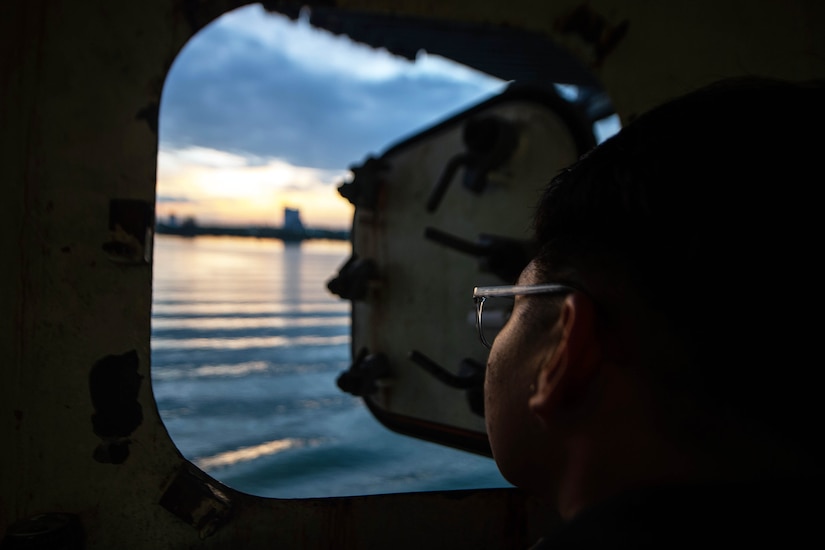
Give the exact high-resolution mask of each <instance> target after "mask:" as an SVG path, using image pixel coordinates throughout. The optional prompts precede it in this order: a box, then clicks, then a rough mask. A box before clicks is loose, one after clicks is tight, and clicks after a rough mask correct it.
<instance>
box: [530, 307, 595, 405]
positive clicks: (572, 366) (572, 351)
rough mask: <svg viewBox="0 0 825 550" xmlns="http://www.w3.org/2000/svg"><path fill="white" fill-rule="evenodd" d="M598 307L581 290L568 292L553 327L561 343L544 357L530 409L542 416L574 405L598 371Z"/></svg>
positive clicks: (579, 400) (580, 399) (531, 397)
mask: <svg viewBox="0 0 825 550" xmlns="http://www.w3.org/2000/svg"><path fill="white" fill-rule="evenodd" d="M596 322H597V320H596V308H595V305H594V304H593V300H591V299H590V297H589V296H588V295H586V294H584V293H582V292H573V293H571V294H569V295H568V296H567V297H566V298H565V299H564V303H563V304H562V309H561V313H560V314H559V320H558V321H557V322H556V325H555V326H554V327H553V330H554V331H555V332H556V335H557V336H556V338H557V339H558V343H557V344H556V346H555V349H553V350H552V352H551V353H550V354H549V356H548V357H547V358H546V359H545V360H543V361H542V364H541V368H540V370H539V373H538V377H537V380H536V383H535V385H536V388H535V391H534V392H533V394H532V395H531V396H530V399H529V406H530V410H531V411H533V413H534V414H536V415H538V416H539V417H540V418H550V417H552V416H553V415H554V414H555V413H557V412H561V411H564V410H572V409H574V408H575V407H576V406H577V405H578V404H579V403H580V402H581V401H582V399H584V397H585V394H586V393H587V390H588V387H589V386H590V383H591V382H592V381H593V378H594V377H595V375H596V374H597V372H598V367H599V362H600V356H601V350H600V349H599V340H598V338H597V335H596Z"/></svg>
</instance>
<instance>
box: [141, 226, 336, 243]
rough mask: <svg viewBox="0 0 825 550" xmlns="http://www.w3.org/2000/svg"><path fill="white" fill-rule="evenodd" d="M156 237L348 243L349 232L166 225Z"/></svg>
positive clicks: (160, 228)
mask: <svg viewBox="0 0 825 550" xmlns="http://www.w3.org/2000/svg"><path fill="white" fill-rule="evenodd" d="M155 231H156V233H157V234H158V235H178V236H180V237H198V236H210V237H214V236H229V237H255V238H258V239H280V240H282V241H285V242H300V241H305V240H309V239H323V240H331V241H348V240H349V238H350V232H349V231H346V230H336V229H313V228H303V229H284V228H282V227H224V226H209V225H191V224H183V225H167V224H163V223H159V224H157V225H156V226H155Z"/></svg>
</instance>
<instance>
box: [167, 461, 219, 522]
mask: <svg viewBox="0 0 825 550" xmlns="http://www.w3.org/2000/svg"><path fill="white" fill-rule="evenodd" d="M160 505H161V506H163V507H164V508H166V509H167V510H168V511H169V512H171V513H172V514H174V515H175V516H177V517H178V518H180V519H181V520H183V521H185V522H186V523H188V524H189V525H191V526H192V527H194V528H195V529H197V530H198V533H199V535H200V537H201V538H206V537H208V536H209V535H211V534H213V533H214V532H215V531H216V530H217V529H218V528H219V527H220V526H221V525H223V524H224V523H225V522H226V521H227V519H229V516H230V513H231V511H232V501H231V500H230V499H229V497H228V496H227V495H226V493H224V491H223V490H222V489H221V488H220V486H219V485H218V484H217V483H215V482H214V481H213V480H211V479H210V478H209V477H208V476H206V474H204V473H203V472H201V471H199V470H197V469H196V468H195V467H194V466H192V465H191V464H189V463H186V464H185V465H184V466H183V467H182V468H181V469H180V470H179V471H178V473H177V475H176V476H175V478H174V479H173V480H172V483H170V484H169V487H167V489H166V491H165V492H164V493H163V496H162V497H161V499H160Z"/></svg>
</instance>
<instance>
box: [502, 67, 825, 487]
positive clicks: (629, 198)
mask: <svg viewBox="0 0 825 550" xmlns="http://www.w3.org/2000/svg"><path fill="white" fill-rule="evenodd" d="M823 129H825V94H824V93H823V88H822V87H821V86H818V85H799V86H797V85H791V84H785V83H779V82H774V81H764V80H751V79H749V80H747V81H735V82H730V81H729V82H725V83H721V84H717V85H714V86H711V87H708V88H705V89H703V90H700V91H697V92H694V93H692V94H690V95H688V96H685V97H683V98H680V99H677V100H675V101H672V102H670V103H667V104H665V105H663V106H661V107H659V108H656V109H654V110H652V111H650V112H649V113H646V114H644V115H642V116H640V117H639V118H638V119H637V120H635V121H634V122H632V123H631V124H629V125H628V126H627V127H625V128H624V129H623V130H622V131H621V132H620V133H619V134H618V135H616V136H614V137H613V138H612V139H610V140H608V141H606V142H605V143H603V144H602V145H600V146H599V147H597V148H596V149H594V150H593V151H591V152H590V153H589V154H588V155H586V156H585V157H583V158H582V159H581V160H580V161H579V162H578V163H576V164H575V165H573V166H572V167H571V168H569V169H567V170H566V171H564V172H563V173H562V174H560V175H559V176H557V177H556V178H555V179H554V180H553V181H552V182H551V184H550V185H549V187H548V188H547V190H546V192H545V194H544V196H543V197H542V199H541V201H540V203H539V206H538V209H537V214H536V237H537V240H538V243H539V246H540V252H539V254H538V255H537V257H536V258H535V259H534V260H533V262H532V263H531V264H530V266H528V268H527V269H526V270H525V272H524V273H523V274H522V278H521V281H520V283H524V284H537V283H561V284H566V285H569V286H571V287H573V288H576V289H579V291H576V292H571V293H569V294H567V295H566V296H563V297H559V296H539V295H537V296H522V297H519V298H517V303H516V308H515V310H514V314H513V316H512V317H511V319H510V321H509V323H508V325H507V326H506V327H505V329H504V331H503V332H502V334H501V335H500V336H499V338H498V339H497V340H496V342H495V344H494V346H493V349H492V351H491V354H490V364H489V368H488V378H489V379H488V384H487V408H488V411H489V412H488V428H489V431H490V437H491V442H492V444H493V450H494V454H495V456H496V459H497V461H498V462H499V464H500V466H501V467H502V471H503V472H504V474H505V476H507V477H508V478H509V479H510V480H511V481H513V482H514V483H516V484H518V485H522V486H525V487H528V488H533V489H536V490H537V491H538V492H541V493H545V494H549V495H553V494H554V493H555V492H557V491H559V490H562V491H563V490H564V488H563V487H561V488H560V486H561V485H564V484H567V483H570V476H571V472H573V471H578V470H580V469H582V468H585V469H587V468H589V466H588V464H587V463H588V461H596V462H599V464H600V466H594V468H602V470H603V475H604V476H607V477H617V476H618V477H621V476H622V475H625V476H626V477H634V476H635V478H636V479H635V482H636V483H649V482H654V481H656V480H657V479H663V478H667V477H673V478H680V477H682V478H690V477H691V476H693V477H696V476H698V475H699V472H700V471H701V472H702V475H711V476H712V475H729V474H730V472H731V471H732V469H735V467H733V468H732V465H734V464H736V463H739V464H741V469H742V471H743V475H748V474H745V473H744V472H745V471H747V472H749V473H752V474H754V475H758V474H759V473H765V472H767V471H769V470H771V469H775V470H776V471H784V473H788V471H787V469H788V467H789V466H788V465H789V464H797V463H801V462H804V461H805V460H808V459H810V460H811V461H812V462H816V460H817V459H818V458H819V455H818V442H817V441H816V439H817V438H818V432H819V429H818V422H817V421H818V419H819V418H820V417H821V414H820V413H819V410H818V407H817V406H816V404H817V402H818V401H819V398H818V396H819V393H820V390H819V388H818V387H817V385H816V384H815V382H816V381H817V380H818V379H819V376H818V371H819V370H820V369H821V368H822V366H823V365H822V363H823V361H822V360H821V359H820V357H819V354H820V353H821V347H822V346H821V344H820V342H821V341H822V337H821V336H820V328H821V326H822V323H821V321H820V320H819V316H820V315H821V311H822V303H821V298H820V295H821V290H820V286H821V285H822V284H823V281H822V279H821V278H820V275H821V274H822V270H821V269H820V267H819V264H820V261H821V260H820V258H818V255H819V250H820V249H821V248H822V246H821V244H820V242H819V236H820V234H822V230H821V228H820V227H819V223H820V220H821V219H822V217H823V216H822V214H820V209H821V207H820V206H819V204H818V201H817V199H818V197H819V196H820V190H819V187H820V186H822V185H823V184H825V175H823V174H825V168H823V166H822V158H823V153H824V152H825V139H823V135H822V134H823ZM611 439H613V440H615V441H611ZM622 441H624V444H623V443H622ZM588 446H589V447H590V451H588V450H587V448H588ZM756 450H759V451H760V452H759V453H758V454H760V456H761V455H764V456H761V457H755V458H754V459H753V460H750V459H749V458H747V457H749V456H751V455H752V454H754V452H755V451H756ZM765 450H768V452H766V453H763V452H761V451H765ZM599 451H601V452H611V453H615V454H616V457H615V460H614V462H613V464H610V457H595V458H594V457H592V456H591V455H592V454H594V453H596V452H599ZM622 454H628V455H629V456H621V455H622ZM634 457H635V459H634ZM788 457H790V458H788ZM786 459H787V460H786ZM634 460H635V462H634ZM748 461H750V462H748ZM800 461H801V462H800ZM746 462H748V463H746ZM613 466H615V468H617V469H619V470H621V469H623V470H624V471H625V472H626V471H627V470H628V469H632V468H634V467H635V468H637V469H638V470H640V471H637V472H635V473H633V474H629V473H627V472H626V473H625V474H623V473H622V472H619V471H615V472H613V471H604V469H605V468H606V469H607V470H610V468H611V467H613ZM591 469H592V468H591ZM783 469H784V470H783ZM645 472H646V473H647V474H645ZM576 475H577V476H580V477H581V476H584V477H588V476H590V477H592V476H593V475H594V474H593V472H591V473H589V474H587V473H582V472H579V473H577V474H576ZM614 482H615V483H614V484H618V485H621V484H622V482H621V481H620V480H614ZM633 482H634V481H633V480H630V479H628V480H627V483H626V484H632V483H633ZM591 483H592V480H591ZM605 483H607V484H609V483H610V482H609V481H605ZM594 491H595V492H598V490H595V489H594ZM608 492H609V491H608Z"/></svg>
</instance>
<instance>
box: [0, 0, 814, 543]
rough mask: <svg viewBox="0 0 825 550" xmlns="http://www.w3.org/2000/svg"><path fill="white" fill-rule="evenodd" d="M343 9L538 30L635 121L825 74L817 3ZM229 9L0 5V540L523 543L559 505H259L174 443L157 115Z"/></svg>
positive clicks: (444, 501) (158, 1) (409, 501)
mask: <svg viewBox="0 0 825 550" xmlns="http://www.w3.org/2000/svg"><path fill="white" fill-rule="evenodd" d="M331 3H332V4H337V5H339V6H340V7H341V8H342V9H343V10H347V9H356V10H362V11H368V12H369V11H374V12H393V13H397V14H402V15H410V16H426V17H434V18H440V19H447V20H460V21H465V22H470V23H477V24H480V25H508V26H510V27H513V28H524V29H529V30H533V31H540V32H546V33H548V34H550V35H551V36H552V37H553V38H554V39H555V40H557V41H558V42H559V43H560V44H562V45H563V46H565V47H568V48H569V49H570V50H571V51H573V52H574V53H575V54H576V55H577V56H579V58H580V59H581V60H582V62H583V63H584V64H585V65H586V66H588V67H590V68H591V69H592V70H593V71H594V72H595V74H596V76H597V77H598V78H600V79H601V81H602V82H603V83H604V85H605V87H606V89H607V90H608V92H609V93H610V95H611V97H612V99H613V101H614V104H615V105H616V107H617V109H618V111H619V113H620V114H621V115H622V116H623V117H624V118H625V119H629V118H632V116H633V115H634V114H636V113H639V112H641V111H643V110H645V109H647V108H649V107H650V106H652V105H654V104H656V103H658V102H660V101H662V100H663V99H665V98H668V97H671V96H673V95H676V94H678V93H681V92H684V91H687V90H688V89H691V88H694V87H696V86H698V85H701V84H704V83H706V82H709V81H712V80H716V79H718V78H721V77H724V76H731V75H741V74H763V75H774V76H779V77H785V78H793V79H806V78H811V77H814V76H819V77H822V76H823V73H824V72H825V63H823V60H825V44H824V43H823V42H825V38H823V37H824V36H825V33H823V32H822V26H823V20H825V13H824V10H825V7H823V6H825V5H823V4H822V3H819V2H813V1H811V2H783V3H779V2H773V1H768V0H763V1H760V2H756V1H751V2H733V1H731V2H726V3H724V4H723V3H721V2H715V1H710V0H704V1H696V2H691V3H680V4H682V6H681V7H674V6H673V3H670V2H655V1H652V0H648V1H636V2H634V1H631V0H625V1H613V2H610V1H608V0H592V1H590V2H586V3H580V2H572V1H561V0H559V1H554V2H539V1H530V0H510V1H508V2H477V1H469V0H462V1H455V2H449V3H445V2H439V3H432V2H415V1H412V0H409V1H398V2H390V1H387V0H383V1H379V0H372V1H370V0H362V1H355V0H352V1H348V0H341V1H339V2H325V4H326V5H330V4H331ZM238 4H239V3H238ZM276 4H279V3H276ZM235 5H236V3H233V2H230V1H206V0H203V1H198V0H147V1H145V2H131V3H121V2H116V3H113V2H107V1H104V0H88V1H84V2H69V1H59V0H53V1H47V0H11V1H9V2H6V3H4V5H3V7H2V8H0V9H1V10H2V17H0V74H1V75H2V77H0V174H2V189H3V193H2V198H0V204H2V211H3V214H2V216H0V253H2V257H3V266H4V267H3V269H2V270H0V281H2V286H0V357H2V361H0V442H2V443H0V449H1V450H0V534H2V533H3V532H4V531H6V530H7V529H8V527H9V526H10V525H11V524H12V523H13V522H14V521H15V520H18V519H20V518H26V517H29V516H31V515H34V514H39V513H49V512H66V513H70V514H75V515H76V516H77V517H78V518H79V520H80V522H81V524H82V526H83V528H84V530H85V532H86V539H87V544H86V547H87V548H114V547H119V548H130V547H133V548H187V547H195V546H197V547H199V548H209V547H227V546H232V547H256V546H263V545H264V544H266V545H267V546H273V547H286V548H328V547H333V546H334V547H342V548H343V547H353V548H363V547H373V546H393V547H399V548H413V547H421V546H429V547H434V548H435V547H449V546H471V547H479V548H481V547H489V548H502V547H520V546H526V545H527V544H528V543H529V542H530V541H531V540H532V539H533V538H534V537H535V534H536V533H537V532H538V530H539V527H540V523H542V522H545V521H552V518H553V516H552V514H550V513H549V512H547V511H546V510H543V509H541V508H539V507H538V506H537V505H536V504H535V503H532V502H530V501H528V500H526V499H525V497H523V496H522V495H521V494H519V493H517V492H515V491H479V492H470V493H457V494H450V493H446V494H438V493H434V494H421V495H390V496H378V497H358V498H351V499H320V500H308V501H280V500H273V499H262V498H258V497H252V496H249V495H242V494H238V493H236V492H234V491H232V490H230V489H227V488H225V487H222V486H220V485H219V484H217V483H215V482H213V481H211V480H210V479H208V478H207V477H206V476H204V475H202V474H201V473H199V472H197V471H196V470H194V469H191V468H190V466H189V465H188V464H187V463H186V461H185V460H183V459H182V457H181V456H180V454H179V453H178V452H177V450H176V449H175V448H174V445H173V443H172V441H171V440H170V439H169V437H168V435H167V433H166V430H165V428H164V427H163V424H162V422H161V420H160V418H159V416H158V412H157V409H156V406H155V403H154V399H153V396H152V391H151V386H150V375H149V368H150V365H149V357H150V354H149V337H150V313H151V312H150V307H151V263H150V253H149V251H148V248H147V245H148V244H150V243H151V236H147V234H146V232H145V229H146V226H147V224H150V223H151V214H152V210H153V205H154V199H155V168H156V155H157V115H158V105H159V101H160V94H161V90H162V87H163V82H164V78H165V74H166V71H167V70H168V68H169V67H170V65H171V63H172V61H173V60H174V58H175V56H176V54H177V53H178V51H179V50H180V48H181V47H182V46H183V44H184V43H185V42H186V41H187V40H188V39H189V38H190V37H191V36H192V35H193V34H194V33H195V32H196V31H197V30H198V29H199V28H201V27H202V26H204V25H205V24H207V23H208V22H209V21H211V20H212V19H213V18H214V17H216V16H217V15H219V14H221V13H223V12H224V11H226V10H228V9H230V8H232V7H234V6H235Z"/></svg>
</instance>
